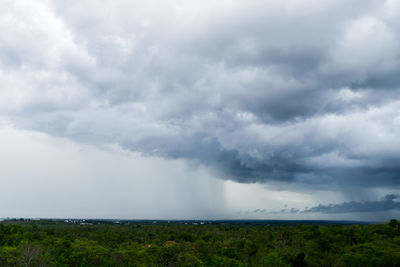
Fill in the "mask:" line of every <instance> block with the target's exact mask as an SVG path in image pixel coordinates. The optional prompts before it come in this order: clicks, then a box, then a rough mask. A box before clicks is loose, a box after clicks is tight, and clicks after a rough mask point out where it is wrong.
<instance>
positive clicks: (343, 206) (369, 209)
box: [244, 194, 400, 214]
mask: <svg viewBox="0 0 400 267" xmlns="http://www.w3.org/2000/svg"><path fill="white" fill-rule="evenodd" d="M399 199H400V196H399V195H396V194H388V195H386V196H385V197H383V198H382V199H381V200H378V201H365V202H357V201H351V202H343V203H340V204H328V205H323V204H319V205H318V206H314V207H311V208H308V207H306V208H305V209H298V208H287V207H285V208H283V209H281V210H279V211H271V210H267V209H255V210H247V211H245V212H244V213H246V214H257V213H263V214H307V213H323V214H336V213H358V212H366V213H373V212H387V211H392V210H400V201H399Z"/></svg>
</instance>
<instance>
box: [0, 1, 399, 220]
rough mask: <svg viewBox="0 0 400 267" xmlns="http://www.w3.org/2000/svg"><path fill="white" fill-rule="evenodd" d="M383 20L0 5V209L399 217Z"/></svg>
mask: <svg viewBox="0 0 400 267" xmlns="http://www.w3.org/2000/svg"><path fill="white" fill-rule="evenodd" d="M399 18H400V2H399V1H396V0H385V1H382V0H379V1H378V0H347V1H344V0H343V1H342V0H339V1H338V0H335V1H333V0H327V1H315V0H296V1H295V0H285V1H272V0H271V1H269V0H254V1H245V0H236V1H232V0H221V1H210V0H202V1H200V0H192V1H183V0H166V1H154V0H148V1H142V0H134V1H128V0H112V1H111V0H104V1H101V3H99V2H98V1H93V0H82V1H61V0H59V1H57V0H30V1H22V0H21V1H12V0H4V1H1V3H0V85H1V86H0V218H1V217H3V218H4V217H35V218H36V217H47V218H55V217H57V218H67V217H74V218H124V219H328V220H334V219H336V220H369V221H382V220H388V219H390V218H399V217H400V145H399V144H400V21H399V20H400V19H399Z"/></svg>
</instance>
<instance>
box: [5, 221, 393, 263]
mask: <svg viewBox="0 0 400 267" xmlns="http://www.w3.org/2000/svg"><path fill="white" fill-rule="evenodd" d="M0 266H400V228H399V223H398V222H397V221H396V220H392V221H391V222H390V223H386V224H375V225H291V226H279V225H275V226H268V225H235V224H205V225H190V224H188V225H185V224H167V223H165V224H151V223H147V224H132V223H131V224H112V223H101V224H93V225H80V224H79V223H64V222H57V221H50V220H49V221H7V222H2V223H1V224H0Z"/></svg>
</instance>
